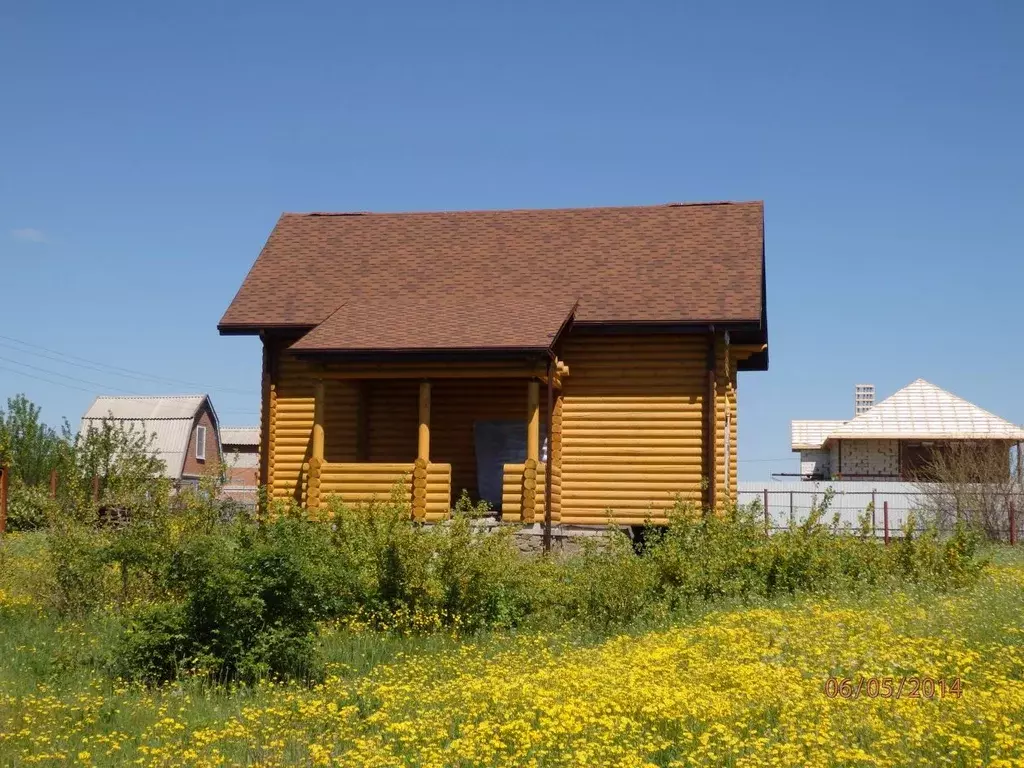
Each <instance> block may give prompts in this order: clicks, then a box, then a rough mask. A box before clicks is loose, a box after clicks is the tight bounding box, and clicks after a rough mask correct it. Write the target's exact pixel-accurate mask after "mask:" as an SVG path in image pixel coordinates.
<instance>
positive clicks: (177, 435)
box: [81, 395, 221, 483]
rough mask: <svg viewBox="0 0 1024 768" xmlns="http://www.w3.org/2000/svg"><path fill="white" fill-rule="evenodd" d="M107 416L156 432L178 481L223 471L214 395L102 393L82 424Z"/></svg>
mask: <svg viewBox="0 0 1024 768" xmlns="http://www.w3.org/2000/svg"><path fill="white" fill-rule="evenodd" d="M104 420H112V421H115V422H119V423H121V424H123V425H125V426H134V427H135V428H136V429H139V430H141V431H142V432H144V433H145V434H147V435H152V436H153V448H154V450H155V452H156V455H157V458H159V459H161V460H162V461H163V462H164V465H165V469H164V475H165V476H166V477H169V478H171V479H172V480H176V481H181V482H188V483H198V482H199V479H200V478H201V477H203V476H204V475H210V474H215V473H217V472H219V470H220V466H221V453H220V422H219V421H218V419H217V412H216V411H215V410H214V409H213V403H212V402H210V398H209V396H208V395H159V396H154V397H136V396H126V397H120V396H111V395H100V396H99V397H97V398H96V399H95V400H94V401H93V403H92V405H90V406H89V409H88V410H87V411H86V412H85V415H84V416H83V417H82V426H81V429H82V431H83V432H85V431H87V430H89V429H95V428H97V427H98V426H99V425H100V424H102V422H103V421H104Z"/></svg>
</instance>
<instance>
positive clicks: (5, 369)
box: [0, 365, 93, 394]
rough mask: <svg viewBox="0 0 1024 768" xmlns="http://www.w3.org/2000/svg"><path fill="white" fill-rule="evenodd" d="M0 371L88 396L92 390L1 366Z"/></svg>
mask: <svg viewBox="0 0 1024 768" xmlns="http://www.w3.org/2000/svg"><path fill="white" fill-rule="evenodd" d="M0 371H7V372H8V373H16V374H18V375H19V376H28V377H29V378H30V379H38V380H39V381H45V382H46V383H47V384H56V385H57V386H58V387H67V388H68V389H77V390H79V391H80V392H89V393H90V394H92V393H93V390H91V389H86V388H85V387H76V386H75V385H74V384H65V383H64V382H62V381H54V380H53V379H47V378H43V377H42V376H36V375H34V374H31V373H25V372H24V371H17V370H15V369H14V368H5V367H4V366H2V365H0Z"/></svg>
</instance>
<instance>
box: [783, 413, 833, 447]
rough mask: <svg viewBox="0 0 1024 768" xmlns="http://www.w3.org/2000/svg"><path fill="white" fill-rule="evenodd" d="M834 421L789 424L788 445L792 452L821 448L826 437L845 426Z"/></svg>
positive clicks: (820, 420)
mask: <svg viewBox="0 0 1024 768" xmlns="http://www.w3.org/2000/svg"><path fill="white" fill-rule="evenodd" d="M845 423H846V422H845V421H842V420H841V419H840V420H836V419H817V420H814V419H803V420H794V421H792V422H791V433H790V438H791V439H790V443H791V444H792V447H793V450H794V451H801V450H803V451H806V450H813V449H815V448H821V447H822V446H823V445H824V444H825V441H826V440H827V439H828V436H829V435H830V434H832V433H833V432H834V431H835V430H837V429H839V427H841V426H843V424H845Z"/></svg>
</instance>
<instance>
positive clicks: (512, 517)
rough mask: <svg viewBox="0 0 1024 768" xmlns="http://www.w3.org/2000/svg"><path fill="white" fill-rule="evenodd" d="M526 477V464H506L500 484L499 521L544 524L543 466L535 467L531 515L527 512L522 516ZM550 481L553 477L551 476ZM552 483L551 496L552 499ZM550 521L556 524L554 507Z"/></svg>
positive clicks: (540, 464) (541, 464)
mask: <svg viewBox="0 0 1024 768" xmlns="http://www.w3.org/2000/svg"><path fill="white" fill-rule="evenodd" d="M525 477H526V464H506V465H505V468H504V471H503V473H502V482H501V519H502V520H503V521H504V522H510V523H543V522H544V464H543V462H541V463H539V464H538V465H537V474H536V478H535V480H534V488H535V494H536V496H535V501H534V506H533V513H532V514H531V513H530V512H529V511H527V515H525V516H524V515H523V479H524V478H525ZM552 480H554V476H553V475H552ZM554 495H555V491H554V483H552V490H551V496H552V499H554ZM551 521H552V522H554V523H557V522H558V517H557V516H556V515H555V507H554V505H552V507H551Z"/></svg>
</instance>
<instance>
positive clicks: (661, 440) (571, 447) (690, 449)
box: [565, 430, 701, 455]
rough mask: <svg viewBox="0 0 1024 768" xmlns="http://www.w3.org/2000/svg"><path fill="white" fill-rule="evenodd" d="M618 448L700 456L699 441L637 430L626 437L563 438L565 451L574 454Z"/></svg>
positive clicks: (575, 436) (587, 436)
mask: <svg viewBox="0 0 1024 768" xmlns="http://www.w3.org/2000/svg"><path fill="white" fill-rule="evenodd" d="M620 447H635V448H637V449H642V448H643V449H646V448H681V449H683V450H681V451H678V453H680V454H681V455H687V454H691V453H697V454H700V448H701V440H700V439H699V438H692V437H685V436H680V437H661V436H658V437H654V436H652V435H648V434H647V433H646V432H644V431H642V430H638V431H637V432H636V433H635V434H632V435H628V436H623V435H616V436H615V437H592V436H590V435H580V436H577V435H573V436H572V437H569V436H566V438H565V450H566V451H574V452H575V451H578V450H579V449H581V448H613V449H616V450H617V449H618V448H620Z"/></svg>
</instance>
